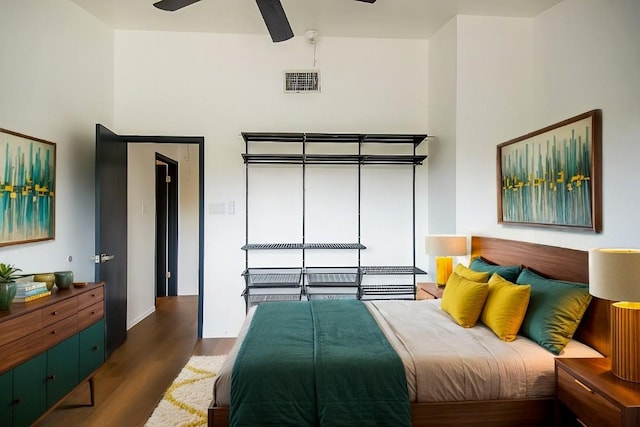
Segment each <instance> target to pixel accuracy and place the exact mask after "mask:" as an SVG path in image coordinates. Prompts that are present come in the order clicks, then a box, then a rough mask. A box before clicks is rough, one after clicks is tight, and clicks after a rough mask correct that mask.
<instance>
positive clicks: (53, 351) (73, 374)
mask: <svg viewBox="0 0 640 427" xmlns="http://www.w3.org/2000/svg"><path fill="white" fill-rule="evenodd" d="M78 381H79V379H78V335H74V336H72V337H71V338H67V339H66V340H64V341H62V342H61V343H59V344H56V345H55V346H54V347H51V348H50V349H49V350H48V351H47V408H50V407H51V406H53V405H54V404H55V403H57V402H58V401H59V400H60V399H62V398H63V397H64V396H66V395H67V393H69V392H70V391H71V390H73V389H74V387H75V386H77V385H78Z"/></svg>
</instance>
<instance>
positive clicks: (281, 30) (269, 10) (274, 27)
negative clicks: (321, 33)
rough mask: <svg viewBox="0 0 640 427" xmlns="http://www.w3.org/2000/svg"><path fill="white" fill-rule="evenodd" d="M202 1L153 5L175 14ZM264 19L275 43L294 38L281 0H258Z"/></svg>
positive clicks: (178, 0)
mask: <svg viewBox="0 0 640 427" xmlns="http://www.w3.org/2000/svg"><path fill="white" fill-rule="evenodd" d="M199 1H200V0H160V1H158V2H156V3H154V4H153V5H154V6H155V7H157V8H158V9H162V10H166V11H169V12H175V11H176V10H178V9H182V8H183V7H186V6H189V5H191V4H193V3H196V2H199ZM356 1H361V2H364V3H375V1H376V0H356ZM256 3H257V4H258V8H259V9H260V13H261V14H262V19H264V23H265V24H267V30H268V31H269V34H270V35H271V39H272V40H273V41H274V42H281V41H284V40H288V39H290V38H291V37H293V31H292V30H291V25H289V20H288V19H287V15H286V14H285V13H284V9H283V8H282V3H280V0H256Z"/></svg>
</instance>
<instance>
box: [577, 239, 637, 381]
mask: <svg viewBox="0 0 640 427" xmlns="http://www.w3.org/2000/svg"><path fill="white" fill-rule="evenodd" d="M589 293H590V294H591V295H593V296H595V297H598V298H603V299H607V300H612V301H619V302H614V303H613V304H612V305H611V372H612V373H613V375H615V376H616V377H618V378H621V379H623V380H626V381H633V382H640V302H639V301H640V250H639V249H592V250H590V251H589Z"/></svg>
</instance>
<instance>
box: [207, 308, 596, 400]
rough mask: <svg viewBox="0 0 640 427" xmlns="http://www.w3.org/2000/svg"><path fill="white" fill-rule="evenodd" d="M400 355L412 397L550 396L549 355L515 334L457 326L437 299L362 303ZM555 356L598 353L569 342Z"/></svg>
mask: <svg viewBox="0 0 640 427" xmlns="http://www.w3.org/2000/svg"><path fill="white" fill-rule="evenodd" d="M365 304H366V305H367V307H368V308H369V311H370V312H371V314H372V315H373V316H374V318H375V319H376V321H377V322H378V325H379V326H380V328H381V329H382V331H383V332H384V333H385V335H386V336H387V339H388V340H389V342H390V343H391V345H392V346H393V347H394V349H395V350H396V351H397V352H398V354H399V355H400V357H401V359H402V361H403V363H404V366H405V371H406V375H407V386H408V388H409V397H410V399H411V401H412V402H438V401H449V402H450V401H463V400H496V399H519V398H533V397H550V396H553V393H554V384H555V383H554V378H555V377H554V358H555V357H556V356H554V355H553V354H551V353H550V352H549V351H547V350H545V349H544V348H542V347H540V346H539V345H538V344H536V343H535V342H533V341H531V340H529V339H527V338H524V337H521V336H518V337H517V338H516V340H515V341H513V342H510V343H506V342H503V341H501V340H500V339H499V338H498V337H496V336H495V335H494V333H493V332H492V331H491V330H490V329H489V328H487V327H485V326H484V325H482V324H478V325H477V326H475V327H473V328H462V327H460V326H458V325H457V324H456V323H455V322H453V320H452V319H451V318H450V317H449V315H448V314H446V313H444V312H443V311H442V310H440V300H424V301H368V302H365ZM253 312H254V310H250V311H249V314H248V316H247V319H246V321H245V324H244V325H243V327H242V330H241V331H240V334H239V336H238V341H237V342H236V344H235V346H234V348H233V349H232V351H231V353H230V354H229V357H228V358H227V360H226V361H225V363H224V365H223V367H222V369H221V370H220V372H219V374H218V376H217V378H216V381H215V382H214V400H215V402H216V405H218V406H228V405H229V401H230V397H229V396H230V385H231V370H232V368H233V362H234V360H235V356H236V354H237V352H238V350H239V348H240V343H241V341H242V339H243V337H244V335H245V333H246V330H247V328H248V325H249V323H250V321H251V318H252V316H253ZM558 357H602V356H601V355H600V353H598V352H596V351H595V350H593V349H591V348H589V347H587V346H585V345H584V344H581V343H579V342H577V341H571V342H570V343H569V344H568V345H567V347H566V348H565V350H564V351H563V353H562V354H561V355H560V356H558Z"/></svg>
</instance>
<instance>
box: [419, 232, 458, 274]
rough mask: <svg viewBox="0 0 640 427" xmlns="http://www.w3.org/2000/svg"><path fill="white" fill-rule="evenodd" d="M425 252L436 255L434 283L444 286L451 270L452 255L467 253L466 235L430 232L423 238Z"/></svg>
mask: <svg viewBox="0 0 640 427" xmlns="http://www.w3.org/2000/svg"><path fill="white" fill-rule="evenodd" d="M425 252H426V253H427V254H429V255H435V256H436V285H438V286H444V285H446V284H447V280H448V279H449V276H450V275H451V272H452V271H453V258H451V257H453V256H462V255H466V254H467V236H453V235H444V234H432V235H429V236H427V237H426V239H425Z"/></svg>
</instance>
